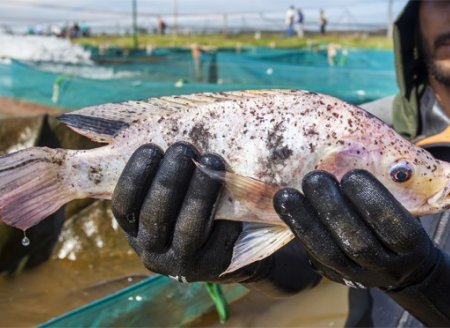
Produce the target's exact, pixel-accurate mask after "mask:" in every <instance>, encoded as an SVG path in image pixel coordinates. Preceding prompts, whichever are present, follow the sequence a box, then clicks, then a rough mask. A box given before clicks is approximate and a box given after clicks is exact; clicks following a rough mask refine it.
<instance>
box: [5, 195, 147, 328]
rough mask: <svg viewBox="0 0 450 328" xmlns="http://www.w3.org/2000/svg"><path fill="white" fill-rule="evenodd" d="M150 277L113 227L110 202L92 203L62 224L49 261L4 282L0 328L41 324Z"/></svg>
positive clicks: (120, 233) (114, 226)
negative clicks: (0, 327) (62, 226)
mask: <svg viewBox="0 0 450 328" xmlns="http://www.w3.org/2000/svg"><path fill="white" fill-rule="evenodd" d="M31 242H33V240H31ZM149 274H150V273H149V271H148V270H147V269H145V267H144V266H143V265H142V263H141V262H140V260H139V258H138V257H137V255H136V254H135V253H134V251H133V250H132V249H131V248H130V247H129V245H128V243H127V241H126V239H125V237H124V236H123V233H122V231H121V230H120V229H119V228H118V226H117V224H116V223H115V221H114V219H113V217H112V213H111V209H110V206H109V203H108V202H105V201H97V202H94V203H93V204H92V205H90V206H88V207H87V208H86V209H84V210H82V211H80V212H79V213H78V214H76V215H74V216H72V217H71V218H70V219H69V220H68V221H67V222H66V223H65V224H64V228H63V231H62V233H61V235H60V238H59V241H58V244H57V245H56V247H55V249H54V251H53V255H52V258H51V259H50V260H49V261H47V262H45V263H43V264H42V265H40V266H39V267H37V268H34V269H32V270H28V271H25V272H22V273H21V274H18V275H15V276H12V277H2V278H1V279H0V313H1V314H2V315H1V320H0V326H2V327H19V326H22V327H23V326H33V325H36V324H39V323H43V322H45V321H47V320H49V319H51V318H53V317H55V316H57V315H60V314H63V313H65V312H67V311H69V310H72V309H74V308H76V307H78V306H80V305H83V304H86V303H89V302H91V301H93V300H95V299H98V298H100V297H104V296H106V295H109V294H111V293H113V292H115V291H117V290H120V289H122V288H125V287H126V286H129V285H130V284H133V283H135V282H137V281H139V280H141V279H142V278H144V277H147V276H148V275H149Z"/></svg>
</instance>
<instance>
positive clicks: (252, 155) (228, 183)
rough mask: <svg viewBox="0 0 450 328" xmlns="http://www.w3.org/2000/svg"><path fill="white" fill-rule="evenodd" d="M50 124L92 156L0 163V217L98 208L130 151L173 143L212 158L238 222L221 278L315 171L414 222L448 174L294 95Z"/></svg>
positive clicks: (425, 157)
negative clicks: (278, 198) (358, 178)
mask: <svg viewBox="0 0 450 328" xmlns="http://www.w3.org/2000/svg"><path fill="white" fill-rule="evenodd" d="M60 120H61V121H62V122H64V123H65V124H67V125H68V126H69V127H71V128H72V129H73V130H75V131H76V132H78V133H80V134H82V135H85V136H87V137H89V138H90V139H92V140H95V141H98V142H103V143H107V145H105V146H103V147H99V148H96V149H92V150H65V149H49V148H38V147H35V148H29V149H25V150H22V151H19V152H16V153H12V154H9V155H6V156H4V157H1V158H0V217H1V219H2V220H3V221H4V222H5V223H7V224H9V225H12V226H15V227H17V228H20V229H23V230H26V229H27V228H29V227H30V226H33V225H35V224H36V223H38V222H39V221H41V220H42V219H44V218H46V217H47V216H48V215H50V214H51V213H53V212H55V211H56V210H57V209H58V208H60V207H61V206H62V205H64V204H65V203H67V202H69V201H70V200H73V199H77V198H86V197H93V198H103V199H110V198H111V195H112V193H113V190H114V187H115V185H116V182H117V181H118V178H119V176H120V174H121V172H122V170H123V168H124V166H125V164H126V162H127V160H128V159H129V158H130V156H131V154H132V153H133V152H134V150H136V149H137V148H138V147H139V146H140V145H142V144H145V143H150V142H151V143H155V144H157V145H159V146H160V147H161V148H162V149H166V148H167V147H168V146H169V145H170V144H172V143H174V142H176V141H187V142H190V143H192V144H194V145H195V146H196V147H197V148H198V149H199V150H200V151H201V152H213V153H217V154H219V155H221V156H222V157H223V158H224V159H225V160H226V162H227V165H228V168H227V171H226V172H225V173H215V172H212V171H209V170H207V169H206V168H204V167H203V168H202V167H200V168H201V169H203V170H204V172H205V173H207V174H210V175H212V176H214V177H217V178H218V179H223V180H224V181H225V194H224V195H223V197H222V198H221V202H220V204H219V205H218V208H217V213H216V218H217V219H227V220H239V221H244V222H246V223H245V224H244V229H243V232H242V234H241V236H240V238H239V239H238V241H237V243H236V246H235V248H234V254H233V259H232V263H231V265H230V267H229V268H228V269H227V271H226V272H230V271H233V270H236V269H238V268H239V267H242V266H244V265H246V264H248V263H251V262H253V261H256V260H260V259H262V258H264V257H266V256H268V255H270V254H271V253H273V252H274V251H276V250H277V249H279V248H280V247H282V246H283V245H284V244H286V243H287V242H289V241H290V240H291V239H292V238H293V235H292V233H291V232H290V230H289V229H287V227H286V226H285V225H284V224H283V223H282V221H281V220H280V219H279V218H278V216H277V215H276V213H275V212H274V210H273V206H272V196H273V195H274V193H275V192H276V191H277V190H278V189H280V188H281V187H283V186H290V187H294V188H298V189H301V181H302V178H303V176H305V174H306V173H308V172H310V171H311V170H315V169H320V170H325V171H328V172H330V173H332V174H334V175H335V176H336V177H337V178H338V179H340V178H342V176H343V175H344V174H345V173H346V172H348V171H349V170H351V169H365V170H368V171H370V172H371V173H372V174H374V175H375V176H376V177H377V178H378V179H379V180H380V181H381V182H382V183H383V184H384V185H385V186H386V187H387V188H388V189H389V190H390V191H391V192H392V193H393V195H394V196H395V197H396V198H397V199H398V200H399V201H400V202H401V203H402V204H403V205H404V206H405V208H406V209H408V210H409V211H410V212H411V213H413V214H414V215H423V214H429V213H435V212H439V211H442V210H444V209H446V208H448V207H449V206H450V196H449V192H450V164H449V163H446V162H442V161H439V160H437V159H434V158H433V157H432V156H431V155H430V154H429V153H428V152H427V151H425V150H423V149H421V148H418V147H416V146H414V145H413V144H411V143H410V142H408V141H407V140H405V139H404V138H402V137H401V136H400V135H398V134H396V133H395V132H394V131H393V130H392V129H391V128H390V127H389V126H387V125H385V124H384V123H383V122H381V121H380V120H379V119H377V118H376V117H374V116H372V115H370V114H369V113H367V112H365V111H363V110H362V109H360V108H358V107H356V106H352V105H350V104H347V103H345V102H343V101H340V100H338V99H336V98H333V97H329V96H325V95H320V94H316V93H311V92H307V91H301V90H263V91H241V92H229V93H204V94H195V95H189V96H173V97H161V98H151V99H148V100H145V101H129V102H125V103H121V104H105V105H101V106H94V107H88V108H84V109H81V110H77V111H73V112H69V113H67V114H64V115H62V116H61V117H60Z"/></svg>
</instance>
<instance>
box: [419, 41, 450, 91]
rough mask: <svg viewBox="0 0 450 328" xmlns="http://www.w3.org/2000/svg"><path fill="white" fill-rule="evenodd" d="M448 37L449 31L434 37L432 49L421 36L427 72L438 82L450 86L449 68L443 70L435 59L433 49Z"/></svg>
mask: <svg viewBox="0 0 450 328" xmlns="http://www.w3.org/2000/svg"><path fill="white" fill-rule="evenodd" d="M448 39H450V33H446V34H442V35H440V36H439V37H437V38H436V40H435V41H434V43H433V47H432V48H433V49H429V47H428V43H427V42H426V40H425V38H424V37H423V36H422V52H423V54H424V62H425V65H426V67H427V71H428V73H429V74H430V75H431V76H432V77H434V78H435V79H436V81H438V82H439V83H440V84H442V85H445V86H447V87H450V70H449V69H447V70H445V69H444V67H442V66H441V65H439V64H438V63H437V60H436V56H435V51H436V49H438V48H439V47H440V46H441V45H443V44H444V43H445V42H446V41H447V40H448Z"/></svg>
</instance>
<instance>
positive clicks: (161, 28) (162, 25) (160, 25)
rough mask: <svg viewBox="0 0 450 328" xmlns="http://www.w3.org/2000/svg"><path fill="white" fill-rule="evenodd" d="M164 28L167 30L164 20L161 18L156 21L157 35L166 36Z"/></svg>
mask: <svg viewBox="0 0 450 328" xmlns="http://www.w3.org/2000/svg"><path fill="white" fill-rule="evenodd" d="M166 28H167V24H166V22H165V21H164V19H162V18H161V17H160V18H159V20H158V31H159V34H161V35H165V34H166Z"/></svg>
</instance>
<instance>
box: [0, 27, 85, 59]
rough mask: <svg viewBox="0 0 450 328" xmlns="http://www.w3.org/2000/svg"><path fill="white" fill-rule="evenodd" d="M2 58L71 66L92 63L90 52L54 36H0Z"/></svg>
mask: <svg viewBox="0 0 450 328" xmlns="http://www.w3.org/2000/svg"><path fill="white" fill-rule="evenodd" d="M0 44H1V47H0V58H1V59H2V60H5V59H6V60H7V59H11V58H12V59H18V60H27V61H49V62H58V63H71V64H88V63H92V61H91V59H90V57H91V55H90V53H89V51H87V50H85V49H84V48H83V47H81V46H78V45H73V44H72V43H71V42H70V41H69V40H67V39H61V38H56V37H52V36H35V35H9V34H0Z"/></svg>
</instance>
